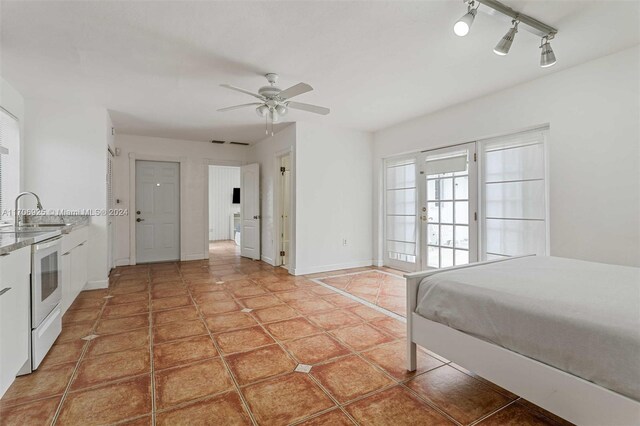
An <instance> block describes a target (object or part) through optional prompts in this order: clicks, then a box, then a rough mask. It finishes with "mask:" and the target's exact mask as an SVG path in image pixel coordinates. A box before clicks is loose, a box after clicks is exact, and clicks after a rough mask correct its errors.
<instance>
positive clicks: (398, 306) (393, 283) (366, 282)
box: [315, 270, 407, 317]
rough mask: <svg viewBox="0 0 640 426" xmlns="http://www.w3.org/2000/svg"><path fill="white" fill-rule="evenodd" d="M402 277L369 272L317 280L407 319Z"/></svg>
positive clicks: (404, 284) (404, 285) (391, 272)
mask: <svg viewBox="0 0 640 426" xmlns="http://www.w3.org/2000/svg"><path fill="white" fill-rule="evenodd" d="M401 275H402V272H400V271H393V270H388V271H372V270H367V271H361V272H354V273H350V274H344V275H338V276H335V275H333V276H329V277H321V278H316V279H315V280H317V281H319V282H321V283H323V284H327V285H330V286H331V287H334V288H337V289H339V290H342V291H344V292H347V293H349V294H351V295H353V296H355V297H358V298H360V299H363V300H366V301H367V302H369V303H372V304H374V305H376V306H379V307H381V308H384V309H387V310H389V311H391V312H394V313H396V314H398V315H400V316H402V317H406V316H407V301H406V297H405V295H406V281H405V279H404V278H402V276H401ZM334 297H336V296H334Z"/></svg>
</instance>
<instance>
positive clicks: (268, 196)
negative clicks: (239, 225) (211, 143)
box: [241, 123, 297, 265]
mask: <svg viewBox="0 0 640 426" xmlns="http://www.w3.org/2000/svg"><path fill="white" fill-rule="evenodd" d="M296 126H297V124H296V123H292V124H290V125H288V126H287V127H285V128H284V129H282V130H280V131H279V132H278V133H276V134H275V135H273V136H269V137H267V138H265V139H263V140H261V141H260V142H258V143H256V144H254V145H253V146H251V149H250V151H249V156H248V162H249V163H259V164H260V216H261V221H260V224H261V225H260V226H261V233H262V238H261V250H262V260H263V261H265V262H267V263H269V264H270V265H273V264H274V263H275V262H276V253H277V252H278V248H277V247H276V245H277V241H276V239H275V236H276V228H277V223H276V220H275V215H276V212H275V211H274V208H275V200H276V196H277V193H278V188H277V184H278V172H279V169H280V165H279V164H278V161H277V158H278V157H279V156H281V155H282V154H284V153H286V152H294V151H295V145H296ZM291 180H292V182H293V186H294V188H293V190H292V193H293V194H295V185H296V184H295V180H296V166H295V160H294V161H293V164H292V169H291ZM291 216H292V219H291V221H292V222H293V223H295V218H296V214H295V211H292V212H291ZM292 234H293V235H291V246H290V250H291V257H290V264H291V265H295V230H292ZM241 238H242V237H241Z"/></svg>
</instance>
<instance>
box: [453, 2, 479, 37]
mask: <svg viewBox="0 0 640 426" xmlns="http://www.w3.org/2000/svg"><path fill="white" fill-rule="evenodd" d="M477 13H478V8H474V7H473V1H471V2H469V6H468V7H467V13H465V14H464V15H462V18H460V19H458V22H456V23H455V24H454V25H453V32H454V33H456V35H457V36H460V37H464V36H466V35H467V34H469V30H470V29H471V25H472V24H473V20H474V19H475V17H476V14H477Z"/></svg>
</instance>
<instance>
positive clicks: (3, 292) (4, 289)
mask: <svg viewBox="0 0 640 426" xmlns="http://www.w3.org/2000/svg"><path fill="white" fill-rule="evenodd" d="M9 290H11V287H6V288H3V289H2V290H0V296H2V295H3V294H5V293H6V292H8V291H9Z"/></svg>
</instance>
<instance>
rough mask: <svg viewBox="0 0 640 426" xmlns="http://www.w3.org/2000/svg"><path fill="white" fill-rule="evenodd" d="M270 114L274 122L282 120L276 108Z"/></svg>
mask: <svg viewBox="0 0 640 426" xmlns="http://www.w3.org/2000/svg"><path fill="white" fill-rule="evenodd" d="M270 115H271V122H272V123H277V122H278V121H280V114H278V111H276V110H275V109H272V110H271V111H270Z"/></svg>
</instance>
